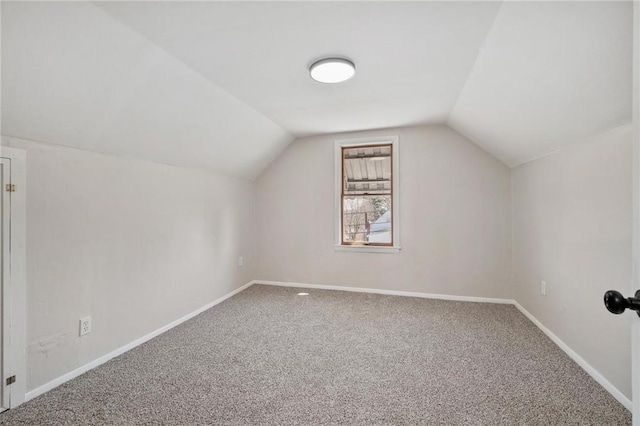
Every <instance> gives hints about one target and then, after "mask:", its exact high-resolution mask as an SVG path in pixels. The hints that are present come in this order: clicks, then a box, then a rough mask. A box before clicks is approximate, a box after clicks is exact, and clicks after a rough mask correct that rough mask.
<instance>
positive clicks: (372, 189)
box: [342, 145, 391, 195]
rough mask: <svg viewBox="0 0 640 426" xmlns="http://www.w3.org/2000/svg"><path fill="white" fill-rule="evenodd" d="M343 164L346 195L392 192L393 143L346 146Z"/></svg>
mask: <svg viewBox="0 0 640 426" xmlns="http://www.w3.org/2000/svg"><path fill="white" fill-rule="evenodd" d="M342 164H343V174H342V176H343V193H344V194H345V195H347V194H353V195H356V194H388V193H390V192H391V145H376V146H361V147H354V148H344V149H343V150H342Z"/></svg>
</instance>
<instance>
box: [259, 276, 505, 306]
mask: <svg viewBox="0 0 640 426" xmlns="http://www.w3.org/2000/svg"><path fill="white" fill-rule="evenodd" d="M253 284H266V285H275V286H279V287H300V288H315V289H318V290H340V291H352V292H355V293H375V294H386V295H389V296H406V297H421V298H423V299H441V300H455V301H458V302H481V303H501V304H506V305H510V304H512V303H513V300H511V299H494V298H490V297H472V296H454V295H449V294H435V293H416V292H412V291H395V290H381V289H377V288H361V287H342V286H336V285H321V284H305V283H292V282H284V281H265V280H254V281H253Z"/></svg>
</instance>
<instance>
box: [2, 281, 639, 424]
mask: <svg viewBox="0 0 640 426" xmlns="http://www.w3.org/2000/svg"><path fill="white" fill-rule="evenodd" d="M299 292H308V293H310V294H309V295H308V296H298V295H297V293H299ZM0 424H2V425H14V424H15V425H67V424H74V425H103V424H109V425H160V424H167V425H205V424H207V425H245V424H251V425H294V424H296V425H325V424H349V425H391V424H398V425H400V424H409V425H425V424H426V425H499V424H504V425H525V424H526V425H555V424H562V425H565V424H580V425H587V424H591V425H628V424H631V414H630V413H629V412H628V411H627V410H626V409H625V408H624V407H623V406H621V405H620V404H619V403H618V402H617V401H615V400H614V399H613V398H612V397H611V396H610V395H609V394H608V393H607V392H606V391H605V390H604V389H603V388H602V387H601V386H600V385H598V384H597V383H596V382H595V381H594V380H593V379H592V378H590V377H589V376H588V375H587V374H586V373H585V372H584V371H583V370H582V369H581V368H580V367H579V366H578V365H577V364H575V363H574V362H573V361H572V360H571V359H569V358H568V357H567V356H566V355H565V354H564V353H563V352H562V351H561V350H560V349H559V348H558V347H557V346H555V345H554V344H553V343H552V342H551V341H550V340H549V339H548V338H547V337H546V336H545V335H544V334H543V333H542V332H541V331H540V330H538V328H536V327H535V326H534V325H533V324H532V323H531V322H530V321H529V320H527V319H526V318H525V317H524V316H523V315H522V314H521V313H520V312H518V310H517V309H516V308H515V307H513V306H510V305H497V304H484V303H465V302H452V301H442V300H429V299H418V298H409V297H394V296H383V295H374V294H364V293H348V292H342V291H325V290H304V289H294V288H281V287H271V286H263V285H254V286H253V287H250V288H248V289H247V290H245V291H243V292H242V293H239V294H238V295H236V296H234V297H233V298H231V299H229V300H227V301H225V302H223V303H221V304H220V305H218V306H215V307H213V308H212V309H210V310H208V311H206V312H204V313H203V314H201V315H199V316H197V317H195V318H193V319H192V320H190V321H188V322H186V323H184V324H182V325H180V326H178V327H176V328H174V329H172V330H170V331H168V332H167V333H165V334H163V335H161V336H159V337H157V338H155V339H153V340H150V341H149V342H147V343H145V344H143V345H141V346H138V347H137V348H135V349H133V350H131V351H129V352H127V353H125V354H124V355H122V356H120V357H117V358H115V359H113V360H111V361H110V362H108V363H106V364H104V365H102V366H100V367H98V368H96V369H94V370H92V371H89V372H87V373H85V374H84V375H82V376H80V377H78V378H76V379H74V380H72V381H70V382H67V383H66V384H64V385H62V386H60V387H58V388H56V389H54V390H52V391H50V392H48V393H46V394H44V395H42V396H40V397H38V398H35V399H34V400H32V401H29V402H28V403H26V404H24V405H22V406H20V407H18V408H17V409H14V410H10V411H8V412H5V413H3V414H0Z"/></svg>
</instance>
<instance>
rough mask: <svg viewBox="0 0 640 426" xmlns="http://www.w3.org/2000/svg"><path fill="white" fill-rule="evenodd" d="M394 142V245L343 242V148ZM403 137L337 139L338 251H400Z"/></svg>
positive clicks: (336, 206) (336, 202)
mask: <svg viewBox="0 0 640 426" xmlns="http://www.w3.org/2000/svg"><path fill="white" fill-rule="evenodd" d="M377 144H380V145H384V144H386V145H388V144H391V152H392V165H391V167H392V174H391V182H392V188H393V189H392V201H391V209H392V212H391V214H392V221H393V224H392V229H393V246H369V245H353V244H348V245H347V244H342V232H341V231H342V202H341V201H342V185H343V182H342V148H354V147H358V146H366V145H377ZM399 150H400V140H399V138H398V136H383V137H374V138H359V139H339V140H336V141H335V148H334V152H335V162H334V170H335V175H334V181H335V196H334V200H335V208H334V211H335V226H334V228H335V245H334V249H335V251H345V252H361V253H399V252H400V249H401V248H400V155H399Z"/></svg>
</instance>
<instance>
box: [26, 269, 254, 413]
mask: <svg viewBox="0 0 640 426" xmlns="http://www.w3.org/2000/svg"><path fill="white" fill-rule="evenodd" d="M254 282H255V281H251V282H248V283H247V284H245V285H243V286H242V287H240V288H238V289H236V290H234V291H232V292H231V293H228V294H226V295H224V296H222V297H220V298H218V299H216V300H214V301H213V302H210V303H207V304H206V305H204V306H203V307H201V308H198V309H196V310H195V311H193V312H191V313H189V314H187V315H185V316H183V317H182V318H179V319H177V320H175V321H173V322H171V323H169V324H167V325H165V326H163V327H160V328H159V329H157V330H155V331H152V332H151V333H149V334H147V335H145V336H142V337H140V338H139V339H136V340H134V341H133V342H131V343H127V344H126V345H124V346H121V347H119V348H118V349H116V350H115V351H112V352H109V353H108V354H106V355H103V356H101V357H100V358H98V359H95V360H93V361H91V362H89V363H87V364H85V365H83V366H81V367H78V368H76V369H75V370H72V371H70V372H68V373H66V374H64V375H62V376H60V377H58V378H56V379H53V380H52V381H50V382H48V383H45V384H44V385H42V386H40V387H37V388H35V389H34V390H32V391H29V392H27V393H26V395H25V402H26V401H29V400H31V399H33V398H35V397H37V396H40V395H42V394H43V393H45V392H48V391H50V390H51V389H53V388H56V387H58V386H60V385H61V384H63V383H65V382H68V381H69V380H71V379H75V378H76V377H78V376H79V375H81V374H83V373H86V372H87V371H89V370H91V369H93V368H96V367H98V366H99V365H102V364H104V363H105V362H107V361H109V360H110V359H112V358H115V357H117V356H118V355H122V354H123V353H125V352H127V351H129V350H131V349H133V348H135V347H136V346H139V345H141V344H143V343H144V342H146V341H148V340H151V339H153V338H154V337H156V336H159V335H160V334H162V333H164V332H165V331H168V330H171V329H172V328H173V327H175V326H177V325H180V324H182V323H183V322H185V321H187V320H190V319H191V318H193V317H195V316H196V315H198V314H201V313H202V312H204V311H206V310H207V309H210V308H212V307H213V306H215V305H217V304H218V303H221V302H224V301H225V300H227V299H228V298H230V297H232V296H234V295H236V294H238V293H240V292H241V291H242V290H244V289H246V288H248V287H251V286H252V285H253V284H254Z"/></svg>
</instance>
